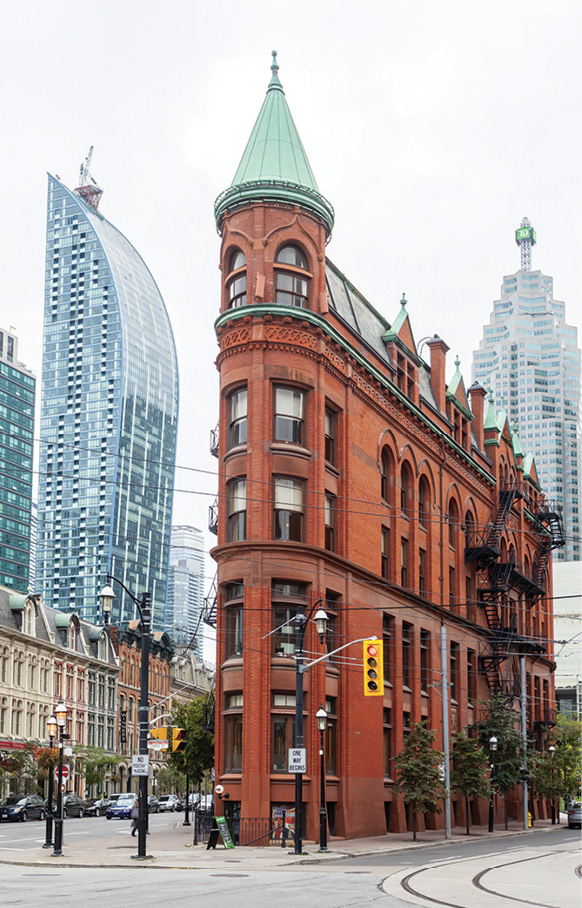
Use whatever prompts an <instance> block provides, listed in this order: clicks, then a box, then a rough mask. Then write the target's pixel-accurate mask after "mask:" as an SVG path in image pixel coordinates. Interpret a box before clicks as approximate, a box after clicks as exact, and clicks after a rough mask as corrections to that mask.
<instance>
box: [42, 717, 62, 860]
mask: <svg viewBox="0 0 582 908" xmlns="http://www.w3.org/2000/svg"><path fill="white" fill-rule="evenodd" d="M57 728H58V726H57V720H56V717H55V715H54V713H53V714H52V715H51V717H50V719H49V720H48V722H47V730H48V735H49V747H50V749H51V750H52V749H53V747H54V745H55V738H56V736H57ZM54 775H55V770H54V767H53V766H49V777H48V798H47V812H46V833H45V837H44V845H43V846H42V847H43V848H52V847H53V786H54Z"/></svg>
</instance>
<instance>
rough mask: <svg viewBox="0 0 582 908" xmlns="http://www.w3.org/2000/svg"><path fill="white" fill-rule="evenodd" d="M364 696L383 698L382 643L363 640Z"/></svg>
mask: <svg viewBox="0 0 582 908" xmlns="http://www.w3.org/2000/svg"><path fill="white" fill-rule="evenodd" d="M364 696H365V697H383V696H384V642H383V641H382V640H364Z"/></svg>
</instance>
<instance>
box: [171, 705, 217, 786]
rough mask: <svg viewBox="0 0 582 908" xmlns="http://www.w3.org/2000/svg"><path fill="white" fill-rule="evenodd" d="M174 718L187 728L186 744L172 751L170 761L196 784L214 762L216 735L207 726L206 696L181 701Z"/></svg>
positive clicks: (176, 723)
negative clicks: (185, 701)
mask: <svg viewBox="0 0 582 908" xmlns="http://www.w3.org/2000/svg"><path fill="white" fill-rule="evenodd" d="M172 722H173V724H174V725H176V726H178V727H179V728H183V729H184V732H185V740H186V745H185V747H184V749H183V750H181V751H177V752H176V753H173V754H171V755H170V763H171V765H172V766H173V767H174V768H175V769H177V770H179V771H180V772H181V773H183V774H184V775H186V774H187V775H188V778H189V779H190V781H191V782H193V783H194V784H195V785H197V784H199V783H200V782H201V781H202V779H203V778H204V773H205V772H206V771H207V770H209V769H211V767H212V766H213V765H214V736H213V735H211V734H210V732H208V731H207V730H206V727H205V726H206V697H204V696H202V697H197V698H196V699H195V700H191V701H190V702H189V703H180V704H179V706H178V707H177V708H176V709H175V710H174V713H173V715H172Z"/></svg>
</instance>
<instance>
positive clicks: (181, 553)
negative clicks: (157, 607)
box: [165, 526, 204, 661]
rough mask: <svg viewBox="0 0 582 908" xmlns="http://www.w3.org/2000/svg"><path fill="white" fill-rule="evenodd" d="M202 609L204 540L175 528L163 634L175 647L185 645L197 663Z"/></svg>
mask: <svg viewBox="0 0 582 908" xmlns="http://www.w3.org/2000/svg"><path fill="white" fill-rule="evenodd" d="M203 605H204V536H203V534H202V531H201V530H197V529H196V528H195V527H190V526H174V527H172V533H171V537H170V569H169V573H168V599H167V603H166V628H165V629H166V632H167V633H168V634H170V636H171V637H172V638H173V639H174V640H175V641H176V642H177V643H185V642H188V643H189V644H191V646H190V648H191V649H192V651H193V652H194V653H196V656H197V657H198V659H200V661H202V656H203V650H204V646H203V636H202V633H203V632H202V624H201V622H200V615H201V613H202V608H203Z"/></svg>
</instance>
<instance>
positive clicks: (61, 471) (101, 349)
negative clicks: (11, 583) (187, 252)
mask: <svg viewBox="0 0 582 908" xmlns="http://www.w3.org/2000/svg"><path fill="white" fill-rule="evenodd" d="M91 188H92V187H91V186H89V185H87V186H81V187H80V188H79V189H77V190H76V191H75V192H71V191H70V190H69V189H67V187H66V186H64V185H63V184H62V183H61V182H60V181H59V180H58V179H56V178H55V177H53V176H50V175H49V184H48V211H47V244H46V280H45V307H44V353H43V370H42V402H41V435H40V438H41V445H40V483H39V509H38V512H39V515H38V525H39V529H38V549H37V586H38V591H39V592H42V595H43V599H44V601H45V602H46V603H47V604H48V605H51V606H53V607H55V608H59V609H72V608H75V609H82V610H83V617H85V618H86V619H88V620H90V621H99V618H100V605H99V598H98V594H99V590H100V588H101V586H102V585H103V582H104V578H105V575H106V574H107V573H112V574H113V575H114V576H115V577H117V578H118V579H119V580H121V581H122V582H123V583H124V584H125V585H126V586H127V587H128V588H129V589H130V590H131V591H132V592H133V593H134V594H135V595H139V594H140V593H141V592H142V591H149V592H150V593H151V595H152V608H153V623H154V627H156V628H157V629H162V628H163V623H164V609H165V602H166V585H167V569H168V558H169V541H170V539H169V537H170V527H171V517H172V487H173V480H174V469H175V456H176V430H177V419H178V368H177V360H176V349H175V345H174V338H173V335H172V329H171V325H170V321H169V318H168V313H167V311H166V307H165V305H164V301H163V299H162V297H161V294H160V291H159V290H158V287H157V285H156V283H155V281H154V279H153V277H152V275H151V274H150V272H149V270H148V268H147V266H146V264H145V262H144V261H143V259H142V258H141V257H140V255H139V254H138V252H137V251H136V250H135V249H134V247H133V246H132V245H131V243H130V242H129V241H128V240H127V239H126V238H125V237H124V236H123V234H121V233H120V232H119V231H118V230H117V229H116V228H115V227H114V226H113V225H112V224H110V223H109V221H107V220H105V218H104V217H102V215H101V214H100V213H99V212H98V211H97V209H96V206H97V204H98V201H99V197H100V195H101V192H100V190H99V191H94V192H88V191H87V190H88V189H91ZM133 609H134V606H133V604H132V603H131V601H130V600H127V601H124V600H123V599H122V597H121V596H119V597H118V598H117V599H116V602H115V608H114V619H115V620H117V621H120V620H128V619H130V618H132V617H133Z"/></svg>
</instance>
